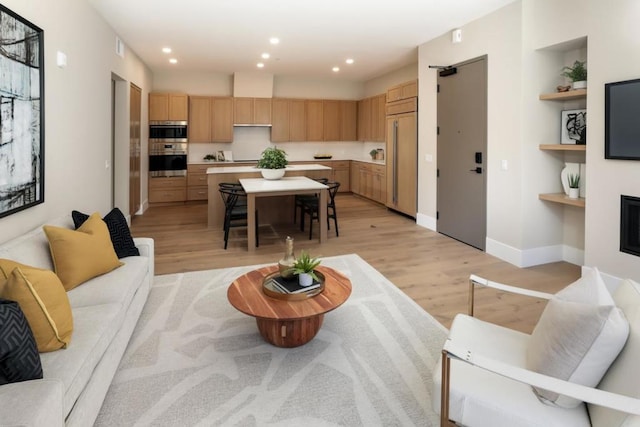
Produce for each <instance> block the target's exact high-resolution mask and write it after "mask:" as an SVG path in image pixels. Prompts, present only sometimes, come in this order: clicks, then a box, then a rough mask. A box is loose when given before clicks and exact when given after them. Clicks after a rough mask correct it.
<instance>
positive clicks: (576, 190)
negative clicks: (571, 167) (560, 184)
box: [568, 173, 580, 199]
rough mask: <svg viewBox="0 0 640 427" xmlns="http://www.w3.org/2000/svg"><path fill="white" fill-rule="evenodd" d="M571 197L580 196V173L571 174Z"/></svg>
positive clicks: (569, 178)
mask: <svg viewBox="0 0 640 427" xmlns="http://www.w3.org/2000/svg"><path fill="white" fill-rule="evenodd" d="M568 181H569V198H570V199H577V198H578V197H580V174H573V173H571V174H569V177H568Z"/></svg>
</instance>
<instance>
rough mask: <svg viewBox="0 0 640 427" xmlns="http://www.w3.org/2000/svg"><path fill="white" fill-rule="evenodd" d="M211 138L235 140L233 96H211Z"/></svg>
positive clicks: (218, 140) (215, 140)
mask: <svg viewBox="0 0 640 427" xmlns="http://www.w3.org/2000/svg"><path fill="white" fill-rule="evenodd" d="M211 113H212V115H213V118H212V120H211V126H212V127H211V140H212V141H213V142H233V98H231V97H230V96H224V97H222V96H214V97H213V98H211Z"/></svg>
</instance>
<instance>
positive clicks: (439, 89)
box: [436, 85, 440, 93]
mask: <svg viewBox="0 0 640 427" xmlns="http://www.w3.org/2000/svg"><path fill="white" fill-rule="evenodd" d="M436 86H438V93H440V85H436Z"/></svg>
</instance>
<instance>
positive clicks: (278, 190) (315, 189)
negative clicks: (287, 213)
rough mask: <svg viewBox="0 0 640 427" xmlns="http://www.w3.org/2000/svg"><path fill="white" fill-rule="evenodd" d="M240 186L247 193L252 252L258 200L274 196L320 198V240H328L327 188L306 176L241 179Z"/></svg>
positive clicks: (254, 243)
mask: <svg viewBox="0 0 640 427" xmlns="http://www.w3.org/2000/svg"><path fill="white" fill-rule="evenodd" d="M239 181H240V184H241V185H242V188H243V189H244V191H245V193H247V217H248V218H247V237H248V239H247V245H248V249H249V251H250V252H252V251H255V250H256V229H255V227H256V221H255V215H256V198H258V197H274V196H289V195H292V196H295V195H298V194H317V195H318V197H319V206H318V210H319V218H318V220H319V223H320V224H321V225H320V226H319V227H318V229H319V233H318V240H319V242H320V243H324V242H325V241H326V240H327V227H326V226H322V224H326V223H327V197H328V196H327V188H328V187H327V186H326V185H324V184H322V183H321V182H318V181H315V180H313V179H311V178H307V177H306V176H285V177H283V178H280V179H273V180H271V179H264V178H240V180H239Z"/></svg>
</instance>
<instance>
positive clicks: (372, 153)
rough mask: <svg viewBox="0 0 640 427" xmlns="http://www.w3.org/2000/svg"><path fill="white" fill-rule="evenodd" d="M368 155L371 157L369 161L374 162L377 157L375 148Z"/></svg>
mask: <svg viewBox="0 0 640 427" xmlns="http://www.w3.org/2000/svg"><path fill="white" fill-rule="evenodd" d="M369 155H370V156H371V160H375V159H376V158H377V157H378V150H376V149H375V148H374V149H373V150H371V151H369Z"/></svg>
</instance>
